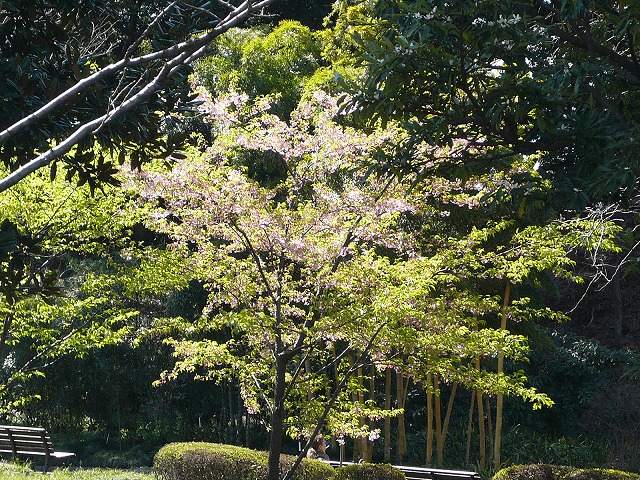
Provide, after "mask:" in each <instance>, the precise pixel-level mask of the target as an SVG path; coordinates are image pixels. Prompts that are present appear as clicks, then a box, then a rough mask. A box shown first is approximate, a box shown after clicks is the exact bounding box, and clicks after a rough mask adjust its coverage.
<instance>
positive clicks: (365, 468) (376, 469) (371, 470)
mask: <svg viewBox="0 0 640 480" xmlns="http://www.w3.org/2000/svg"><path fill="white" fill-rule="evenodd" d="M404 479H405V475H404V473H403V472H402V471H400V470H398V469H397V468H393V467H392V466H391V465H388V464H373V463H359V464H354V465H347V466H346V467H340V468H338V469H337V470H336V473H335V474H334V476H333V480H404Z"/></svg>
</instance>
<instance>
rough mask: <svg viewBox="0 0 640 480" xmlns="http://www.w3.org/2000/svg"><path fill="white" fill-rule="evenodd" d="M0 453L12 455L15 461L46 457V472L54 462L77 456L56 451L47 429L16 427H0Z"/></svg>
mask: <svg viewBox="0 0 640 480" xmlns="http://www.w3.org/2000/svg"><path fill="white" fill-rule="evenodd" d="M0 453H4V454H10V455H11V457H12V458H13V459H16V458H20V457H44V471H45V472H46V471H47V470H49V466H50V465H51V461H52V460H55V461H60V462H62V461H64V460H66V459H69V458H71V457H73V456H75V453H71V452H56V451H54V450H53V442H52V441H51V436H50V435H49V434H48V433H47V431H46V429H44V428H38V427H18V426H14V425H0Z"/></svg>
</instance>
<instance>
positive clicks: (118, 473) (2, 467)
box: [0, 462, 156, 480]
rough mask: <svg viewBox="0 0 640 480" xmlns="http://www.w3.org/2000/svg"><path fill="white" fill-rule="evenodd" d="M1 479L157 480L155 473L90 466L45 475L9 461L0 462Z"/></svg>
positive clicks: (55, 470) (60, 470)
mask: <svg viewBox="0 0 640 480" xmlns="http://www.w3.org/2000/svg"><path fill="white" fill-rule="evenodd" d="M0 479H2V480H38V479H43V480H156V477H155V475H153V474H150V473H139V472H133V471H129V470H116V469H103V468H88V469H77V470H67V469H54V470H53V471H51V472H49V473H47V474H46V475H43V474H42V473H41V472H35V471H33V470H32V469H31V468H29V467H26V466H21V465H16V464H12V463H7V462H0Z"/></svg>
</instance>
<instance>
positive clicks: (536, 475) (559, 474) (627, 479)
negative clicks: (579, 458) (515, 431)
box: [493, 464, 640, 480]
mask: <svg viewBox="0 0 640 480" xmlns="http://www.w3.org/2000/svg"><path fill="white" fill-rule="evenodd" d="M493 480H640V475H638V474H635V473H629V472H623V471H620V470H605V469H600V468H584V469H581V468H573V467H566V466H558V465H543V464H540V465H514V466H512V467H508V468H505V469H502V470H500V471H499V472H497V473H496V474H495V475H494V476H493Z"/></svg>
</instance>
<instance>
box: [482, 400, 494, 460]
mask: <svg viewBox="0 0 640 480" xmlns="http://www.w3.org/2000/svg"><path fill="white" fill-rule="evenodd" d="M484 403H485V408H484V411H485V416H486V417H487V438H488V439H489V442H488V443H489V458H493V443H494V442H493V438H494V437H493V421H492V420H491V399H490V398H489V397H488V396H486V397H484Z"/></svg>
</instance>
